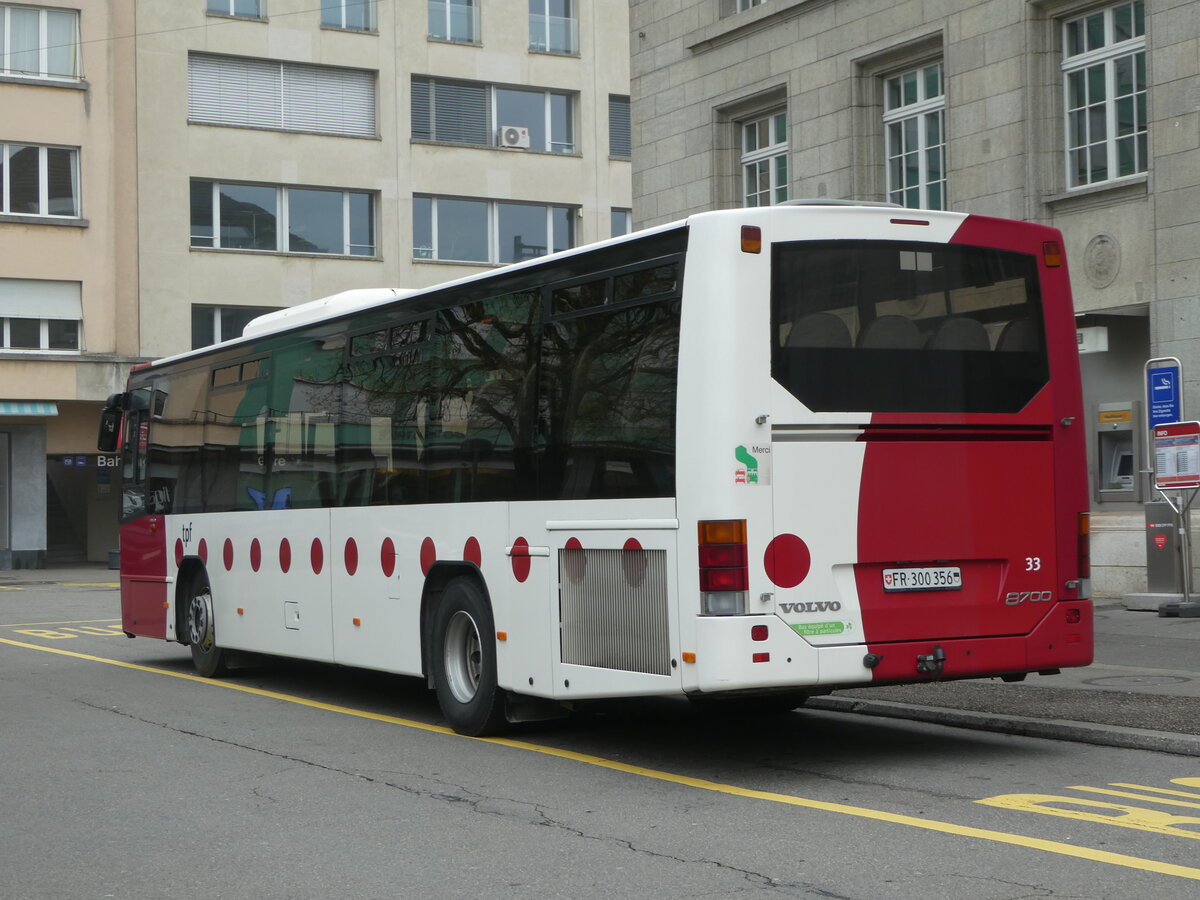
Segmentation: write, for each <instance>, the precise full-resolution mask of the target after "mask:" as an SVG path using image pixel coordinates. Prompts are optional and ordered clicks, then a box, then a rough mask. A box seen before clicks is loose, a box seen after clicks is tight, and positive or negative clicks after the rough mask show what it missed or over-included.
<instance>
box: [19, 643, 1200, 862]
mask: <svg viewBox="0 0 1200 900" xmlns="http://www.w3.org/2000/svg"><path fill="white" fill-rule="evenodd" d="M0 644H9V645H10V646H13V647H24V648H26V649H29V650H40V651H42V652H43V653H56V654H58V655H60V656H68V657H71V658H73V659H81V660H86V661H88V662H98V663H104V664H105V665H110V666H117V667H119V668H122V669H132V670H134V671H136V672H147V673H149V674H151V675H168V676H170V677H172V678H180V679H183V680H184V681H193V682H196V683H197V684H204V685H208V686H209V687H219V688H225V689H227V690H231V691H238V692H239V693H243V694H250V695H252V696H255V697H264V698H267V699H270V700H279V701H282V702H284V703H292V704H295V705H297V706H305V707H308V708H310V709H320V710H324V711H326V712H332V713H337V714H338V715H343V716H352V717H354V718H358V719H368V720H371V721H374V722H383V723H386V724H389V725H400V726H403V727H405V728H414V729H417V730H419V731H428V732H433V733H435V734H444V735H448V736H450V737H462V736H461V735H458V734H456V733H455V732H454V731H452V730H451V729H449V728H446V727H445V726H442V725H431V724H429V723H427V722H418V721H416V720H415V719H404V718H400V717H398V716H389V715H385V714H383V713H374V712H369V711H367V710H363V709H354V708H353V707H349V706H339V705H337V704H332V703H322V702H321V701H319V700H309V699H307V698H305V697H297V696H294V695H292V694H282V693H279V692H277V691H268V690H265V689H263V688H256V687H250V686H248V685H243V684H234V683H232V682H228V681H217V680H214V679H211V678H203V677H201V676H199V675H192V674H190V673H187V672H172V671H170V670H168V669H159V668H156V667H154V666H143V665H140V664H138V663H131V662H125V661H124V660H119V659H108V658H105V657H103V656H93V655H91V654H89V653H76V652H74V651H72V650H63V649H62V648H60V647H41V646H39V645H37V644H27V643H24V642H22V641H13V640H9V639H8V638H0ZM466 739H467V740H472V741H479V742H481V743H487V744H495V745H498V746H501V747H509V748H511V749H513V750H524V751H526V752H529V753H538V754H541V755H543V756H552V757H556V758H558V759H565V760H569V761H572V762H577V763H583V764H584V765H589V766H596V767H598V768H602V769H609V770H611V771H614V772H621V773H624V774H626V775H637V776H640V777H642V778H649V779H653V780H655V781H662V782H667V783H669V784H677V785H681V786H683V787H690V788H695V789H696V790H702V791H712V792H714V793H718V794H726V795H729V796H733V797H741V798H743V799H747V800H763V801H767V802H770V803H781V804H784V805H787V806H797V807H801V808H803V809H815V810H820V811H822V812H831V813H838V814H839V815H846V816H854V817H856V818H860V819H872V820H874V821H877V822H886V823H889V824H892V825H904V826H907V827H910V828H918V829H921V830H923V831H932V832H936V833H939V834H949V835H954V836H956V837H969V838H977V839H979V840H983V841H992V842H994V843H999V844H1009V845H1011V846H1015V847H1024V848H1026V849H1030V850H1041V851H1043V852H1046V853H1054V854H1057V855H1059V856H1069V857H1074V858H1075V859H1085V860H1090V861H1092V862H1099V863H1105V864H1107V865H1113V866H1121V867H1123V868H1128V869H1137V870H1139V871H1143V872H1155V873H1157V874H1160V875H1174V876H1176V877H1179V878H1188V879H1191V880H1193V881H1200V869H1197V868H1193V867H1191V866H1180V865H1176V864H1174V863H1164V862H1159V861H1158V860H1153V859H1143V858H1141V857H1138V856H1127V855H1126V854H1123V853H1112V852H1110V851H1107V850H1096V849H1093V848H1091V847H1078V846H1075V845H1073V844H1065V843H1062V842H1061V841H1051V840H1045V839H1043V838H1035V837H1027V836H1025V835H1021V834H1009V833H1008V832H1004V831H993V830H991V829H988V828H974V827H971V826H968V825H956V824H954V823H952V822H939V821H937V820H935V819H921V818H917V817H916V816H906V815H902V814H899V813H890V812H885V811H883V810H878V809H869V808H867V807H862V806H849V805H847V804H844V803H829V802H826V801H824V800H813V799H810V798H807V797H797V796H794V795H792V794H777V793H775V792H773V791H759V790H754V789H751V788H743V787H738V786H736V785H732V784H724V783H722V782H719V781H708V780H706V779H703V778H693V777H692V776H690V775H680V774H677V773H675V772H666V771H663V770H661V769H648V768H645V767H643V766H635V765H630V764H629V763H623V762H618V761H617V760H614V759H607V758H605V757H603V756H592V755H591V754H588V753H578V752H576V751H574V750H563V749H560V748H558V747H547V746H545V745H542V744H534V743H530V742H528V741H519V740H513V739H511V738H466ZM992 799H993V800H994V799H998V798H992ZM1056 799H1060V798H1056ZM977 802H980V803H988V802H990V801H988V800H981V801H977ZM992 805H996V806H1000V805H1002V804H998V803H993V804H992ZM1098 805H1099V804H1098ZM1197 836H1200V835H1197Z"/></svg>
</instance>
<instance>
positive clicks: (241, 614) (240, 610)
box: [238, 606, 246, 616]
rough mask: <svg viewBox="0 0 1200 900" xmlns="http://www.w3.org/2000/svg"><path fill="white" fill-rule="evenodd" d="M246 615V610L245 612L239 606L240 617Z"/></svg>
mask: <svg viewBox="0 0 1200 900" xmlns="http://www.w3.org/2000/svg"><path fill="white" fill-rule="evenodd" d="M245 614H246V610H244V609H243V608H242V607H240V606H239V607H238V615H239V616H244V615H245Z"/></svg>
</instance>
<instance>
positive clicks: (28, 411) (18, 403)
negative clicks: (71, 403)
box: [0, 400, 58, 416]
mask: <svg viewBox="0 0 1200 900" xmlns="http://www.w3.org/2000/svg"><path fill="white" fill-rule="evenodd" d="M57 415H58V404H57V403H44V402H41V401H38V400H0V416H57Z"/></svg>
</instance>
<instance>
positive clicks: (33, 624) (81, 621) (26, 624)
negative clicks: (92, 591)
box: [0, 619, 121, 628]
mask: <svg viewBox="0 0 1200 900" xmlns="http://www.w3.org/2000/svg"><path fill="white" fill-rule="evenodd" d="M120 621H121V620H120V619H77V620H76V621H74V622H21V623H20V624H17V625H0V628H42V627H45V626H49V625H91V624H93V623H94V622H120Z"/></svg>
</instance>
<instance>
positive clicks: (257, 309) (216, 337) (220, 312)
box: [191, 303, 284, 350]
mask: <svg viewBox="0 0 1200 900" xmlns="http://www.w3.org/2000/svg"><path fill="white" fill-rule="evenodd" d="M283 308H284V307H282V306H220V305H218V306H211V305H209V304H207V303H193V304H192V308H191V318H192V322H191V324H192V333H191V344H192V349H193V350H198V349H200V348H201V347H208V346H211V345H210V344H198V343H197V342H196V328H195V325H196V314H197V312H199V311H205V312H208V313H211V316H212V334H213V340H212V342H211V344H221V343H224V342H225V341H232V340H236V339H237V338H239V337H241V334H236V335H233V336H232V337H225V336H224V334H223V330H224V329H223V322H224V318H223V317H224V313H225V312H226V311H227V310H229V311H236V312H238V313H246V312H254V314H255V317H257V316H262V315H266V314H267V313H271V312H278V311H279V310H280V309H283ZM243 327H245V326H243Z"/></svg>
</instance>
